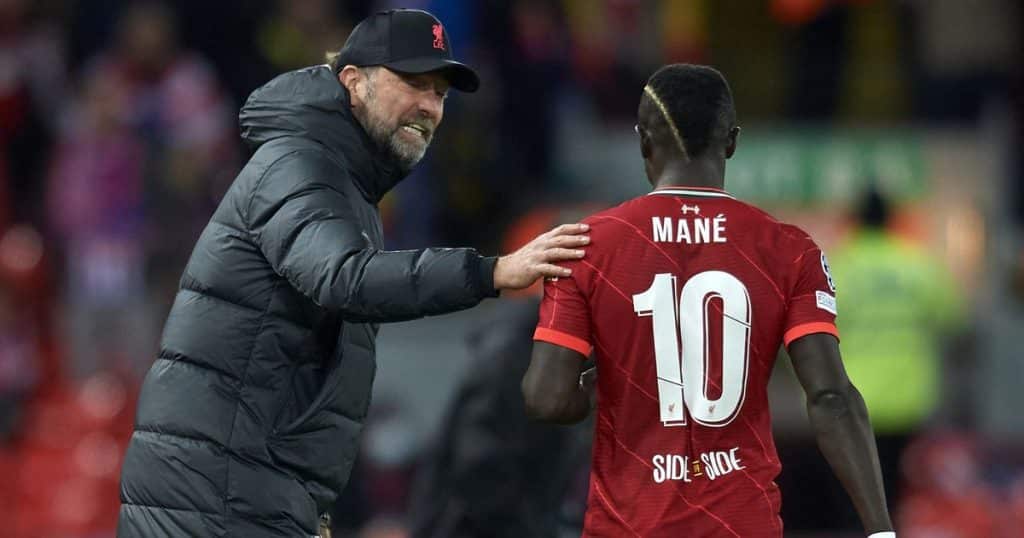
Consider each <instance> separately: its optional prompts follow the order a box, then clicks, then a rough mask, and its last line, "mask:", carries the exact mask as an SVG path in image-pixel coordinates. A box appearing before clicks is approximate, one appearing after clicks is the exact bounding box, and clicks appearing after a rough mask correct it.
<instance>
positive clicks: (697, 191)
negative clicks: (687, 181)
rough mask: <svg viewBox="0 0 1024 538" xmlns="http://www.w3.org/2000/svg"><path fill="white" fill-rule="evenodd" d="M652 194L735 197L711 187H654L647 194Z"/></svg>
mask: <svg viewBox="0 0 1024 538" xmlns="http://www.w3.org/2000/svg"><path fill="white" fill-rule="evenodd" d="M654 194H668V195H675V196H699V197H703V198H732V199H734V200H735V199H736V197H735V196H733V195H731V194H729V193H728V192H726V191H724V190H722V189H714V188H711V187H663V188H661V189H655V190H653V191H651V192H650V193H649V194H648V196H651V195H654Z"/></svg>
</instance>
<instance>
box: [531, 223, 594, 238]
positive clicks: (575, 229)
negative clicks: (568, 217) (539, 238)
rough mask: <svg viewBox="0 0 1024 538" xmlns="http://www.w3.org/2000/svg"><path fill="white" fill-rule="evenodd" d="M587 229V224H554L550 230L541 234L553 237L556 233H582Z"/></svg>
mask: <svg viewBox="0 0 1024 538" xmlns="http://www.w3.org/2000/svg"><path fill="white" fill-rule="evenodd" d="M588 230H590V225H589V224H582V223H580V224H562V225H561V226H556V227H555V228H554V229H553V230H551V231H550V232H546V233H544V234H541V235H546V236H548V237H554V236H557V235H575V234H581V233H584V232H586V231H588Z"/></svg>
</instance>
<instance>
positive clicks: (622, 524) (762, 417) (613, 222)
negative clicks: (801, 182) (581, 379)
mask: <svg viewBox="0 0 1024 538" xmlns="http://www.w3.org/2000/svg"><path fill="white" fill-rule="evenodd" d="M585 222H587V223H589V224H590V225H591V232H590V235H591V237H592V239H593V241H592V246H591V247H590V248H589V249H588V250H587V255H586V257H585V258H584V259H583V260H581V261H579V262H574V263H573V264H570V265H571V267H572V269H573V276H572V278H569V279H559V280H556V281H549V282H548V283H547V284H546V286H545V300H544V303H543V305H542V309H541V323H540V324H539V325H538V331H537V336H536V338H537V339H539V340H547V341H550V342H553V343H556V344H560V345H564V346H567V347H571V348H574V349H578V350H580V351H581V352H586V351H587V350H588V349H589V348H590V346H592V347H593V350H594V353H595V358H596V361H597V367H598V389H597V390H598V411H597V415H598V416H597V420H596V426H595V438H594V455H593V471H592V475H591V490H590V499H589V501H590V502H589V505H588V515H587V519H586V523H585V532H584V534H585V536H615V537H617V536H645V537H647V536H652V537H656V536H684V535H685V536H744V537H748V536H780V535H781V532H782V525H781V521H780V520H779V518H778V511H779V506H780V496H779V493H778V488H777V487H776V485H775V484H774V482H773V480H774V478H775V477H776V476H777V475H778V472H779V470H780V466H779V461H778V457H777V455H776V452H775V446H774V443H773V441H772V438H771V425H770V417H769V410H768V399H767V391H766V389H767V385H768V379H769V376H770V374H771V371H772V367H773V364H774V362H775V358H776V355H777V352H778V349H779V346H780V345H781V344H782V343H783V341H784V340H785V342H786V343H788V342H790V341H792V340H793V339H795V338H798V337H800V336H803V335H805V334H810V333H812V332H830V333H833V334H834V333H835V328H834V313H835V302H834V296H833V295H831V292H832V291H833V290H831V289H830V287H831V281H830V279H829V277H828V274H827V264H826V263H825V260H824V256H823V255H822V254H821V252H820V250H818V247H817V246H816V245H815V244H814V243H813V241H811V239H810V238H809V237H807V235H806V234H804V233H803V232H801V231H800V230H799V229H798V228H795V227H793V226H789V225H785V224H782V223H779V222H778V221H776V220H774V219H772V218H771V217H770V216H768V215H767V214H765V213H764V212H762V211H760V210H758V209H756V208H754V207H753V206H750V205H748V204H745V203H743V202H740V201H737V200H735V199H733V198H732V197H731V196H730V195H728V194H727V193H725V192H724V191H717V190H710V189H692V188H686V189H683V188H674V189H665V190H660V191H655V192H653V193H651V194H649V195H647V196H644V197H640V198H637V199H634V200H631V201H629V202H626V203H624V204H622V205H620V206H618V207H615V208H612V209H610V210H608V211H605V212H602V213H599V214H596V215H594V216H592V217H590V218H588V219H586V220H585Z"/></svg>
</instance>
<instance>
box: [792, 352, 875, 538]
mask: <svg viewBox="0 0 1024 538" xmlns="http://www.w3.org/2000/svg"><path fill="white" fill-rule="evenodd" d="M789 356H790V358H791V359H792V362H793V369H794V370H796V375H797V378H798V379H799V380H800V384H801V385H802V386H803V388H804V392H806V393H807V414H808V416H809V418H810V422H811V427H812V429H813V430H814V433H815V435H816V436H817V439H818V447H819V448H820V449H821V452H822V453H823V454H824V455H825V459H826V460H828V463H829V465H830V466H831V467H832V470H833V472H835V474H836V476H837V477H838V478H839V481H840V482H842V484H843V487H844V488H845V489H846V492H847V493H848V494H849V495H850V498H851V499H852V500H853V504H854V506H855V507H856V508H857V513H858V514H859V515H860V519H861V522H862V523H863V524H864V530H866V531H867V532H868V533H869V534H871V533H876V532H883V531H891V530H892V528H893V527H892V522H891V520H890V519H889V511H888V509H887V508H886V504H885V491H884V489H883V486H882V471H881V467H880V466H879V464H878V451H877V448H876V446H875V438H874V434H873V432H872V430H871V422H870V420H869V419H868V411H867V407H866V406H865V405H864V399H863V398H861V395H860V392H858V391H857V388H856V387H854V386H853V384H852V383H851V382H850V379H849V378H848V377H847V376H846V369H845V368H844V367H843V361H842V359H841V357H840V355H839V342H838V341H837V340H836V338H835V337H834V336H832V335H831V334H824V333H817V334H809V335H807V336H803V337H801V338H798V339H796V340H794V341H793V342H791V343H790V344H789Z"/></svg>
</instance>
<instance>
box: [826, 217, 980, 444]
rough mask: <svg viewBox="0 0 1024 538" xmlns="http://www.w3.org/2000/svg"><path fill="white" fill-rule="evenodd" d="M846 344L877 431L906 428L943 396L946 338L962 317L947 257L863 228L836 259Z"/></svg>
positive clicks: (850, 369) (848, 359)
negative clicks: (942, 258) (940, 257)
mask: <svg viewBox="0 0 1024 538" xmlns="http://www.w3.org/2000/svg"><path fill="white" fill-rule="evenodd" d="M831 262H832V264H831V265H832V270H833V272H834V277H835V282H836V288H837V290H836V293H837V296H838V298H839V301H838V303H839V315H838V317H837V320H836V321H837V324H838V327H839V334H840V336H841V338H842V343H841V344H840V349H841V351H842V355H843V362H844V363H845V365H846V371H847V372H848V373H849V376H850V380H851V381H852V382H853V384H854V385H855V386H856V387H857V388H858V389H859V390H860V392H861V394H863V396H864V400H865V402H866V403H867V406H868V411H869V412H870V414H871V422H872V424H873V426H874V428H875V431H876V432H879V433H901V432H906V431H908V430H910V429H912V428H914V427H916V426H917V425H918V424H920V423H921V422H922V421H923V420H925V419H926V418H928V416H929V414H931V413H932V411H933V410H934V409H935V407H936V404H937V402H938V399H939V397H940V394H939V391H940V382H941V366H942V364H941V355H940V353H941V347H940V346H941V343H942V337H943V336H944V335H946V334H948V332H949V331H950V330H951V329H953V328H954V327H955V326H956V325H957V324H958V323H959V321H960V318H961V315H962V312H961V306H960V300H959V297H958V296H959V294H958V292H957V289H956V287H955V284H954V283H953V281H952V278H951V277H950V276H949V274H948V272H947V271H946V268H945V267H944V266H943V264H942V262H941V261H940V260H937V259H933V258H932V257H930V256H928V255H927V254H926V253H925V252H924V251H923V250H922V249H920V248H918V247H916V246H913V245H911V244H909V243H906V242H904V241H902V240H900V239H896V238H894V237H892V236H889V235H885V234H882V233H879V232H862V233H860V234H858V235H857V236H855V237H854V238H853V239H852V240H851V241H849V242H848V243H847V244H846V245H844V246H843V247H841V248H840V249H839V250H838V251H837V252H836V253H835V256H834V257H832V259H831Z"/></svg>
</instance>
